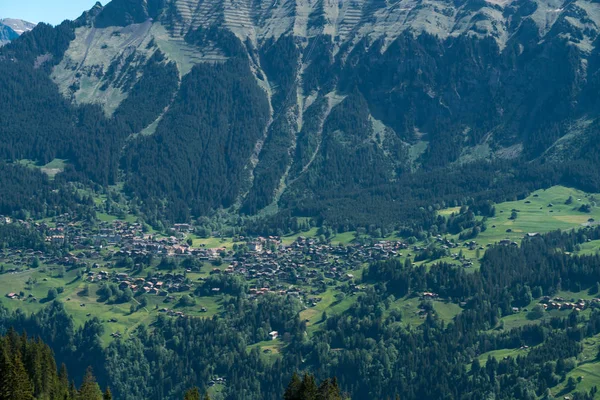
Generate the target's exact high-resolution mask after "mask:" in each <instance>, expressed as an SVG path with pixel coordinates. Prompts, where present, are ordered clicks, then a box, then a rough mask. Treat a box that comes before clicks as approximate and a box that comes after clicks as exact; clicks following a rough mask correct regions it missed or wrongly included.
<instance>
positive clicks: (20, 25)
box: [0, 18, 35, 46]
mask: <svg viewBox="0 0 600 400" xmlns="http://www.w3.org/2000/svg"><path fill="white" fill-rule="evenodd" d="M33 28H35V24H32V23H31V22H26V21H23V20H20V19H12V18H4V19H0V46H3V45H5V44H6V43H8V42H10V41H11V40H15V39H16V38H18V37H19V36H20V35H22V34H23V33H25V32H29V31H30V30H32V29H33Z"/></svg>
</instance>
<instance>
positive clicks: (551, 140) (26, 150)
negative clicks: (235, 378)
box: [0, 0, 600, 230]
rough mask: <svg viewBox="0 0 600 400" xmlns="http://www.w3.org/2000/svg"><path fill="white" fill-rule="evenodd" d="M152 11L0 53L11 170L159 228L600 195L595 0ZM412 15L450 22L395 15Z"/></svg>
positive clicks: (48, 34)
mask: <svg viewBox="0 0 600 400" xmlns="http://www.w3.org/2000/svg"><path fill="white" fill-rule="evenodd" d="M142 3H143V2H141V1H137V0H136V1H124V0H115V1H112V2H110V3H109V4H108V5H106V6H105V7H102V6H101V5H96V6H95V7H94V8H93V9H92V10H90V11H89V12H86V13H84V15H82V16H81V17H80V18H79V19H77V20H76V21H73V22H68V21H67V22H64V23H63V24H61V25H59V26H57V27H51V26H48V25H45V24H40V25H39V26H37V27H36V28H35V29H34V30H33V31H31V32H27V33H25V34H24V35H22V37H20V38H19V39H18V40H16V41H14V42H13V43H11V44H9V45H7V46H5V47H3V48H2V50H0V70H1V72H2V73H1V74H0V87H1V88H2V90H1V91H0V96H1V100H2V104H3V106H2V108H1V109H0V138H2V145H0V154H1V155H2V159H3V160H4V161H5V162H8V163H14V162H20V161H22V160H32V161H33V162H35V163H37V164H39V165H44V164H47V163H49V162H51V161H52V160H54V159H61V160H66V164H67V167H66V168H65V169H64V172H63V173H62V174H61V175H63V177H64V180H65V181H66V182H78V183H83V184H85V185H88V186H93V185H101V186H104V187H106V186H107V185H117V187H119V188H122V191H123V193H124V194H126V195H127V196H128V198H129V199H130V200H131V201H132V203H134V204H135V206H136V207H135V209H136V211H137V213H138V216H139V217H141V218H142V219H144V220H145V221H147V222H149V223H151V224H152V225H154V226H158V224H159V223H160V224H161V225H164V224H167V225H169V224H172V223H175V222H189V221H190V220H192V219H196V218H198V217H203V216H207V215H211V213H213V212H214V211H215V210H218V209H226V210H227V211H228V212H230V213H232V214H243V215H260V216H265V215H273V213H277V212H280V213H281V214H280V215H282V216H285V215H291V216H302V217H305V216H308V217H313V218H316V219H317V220H319V221H321V222H323V221H326V222H327V223H328V224H329V225H331V226H334V227H335V228H336V229H338V230H349V229H350V230H351V229H353V228H355V227H358V226H360V227H367V226H368V225H370V224H375V225H377V226H379V227H381V228H384V229H388V230H391V229H395V228H398V227H400V226H401V225H404V226H410V225H411V223H412V222H413V220H414V219H415V216H416V215H417V214H418V212H417V210H418V209H419V208H420V207H423V208H427V207H428V206H430V205H432V204H442V203H443V204H452V203H463V202H464V200H465V198H474V199H479V198H482V199H483V198H486V197H487V199H488V200H491V199H493V200H496V199H499V200H507V199H511V198H514V197H515V196H520V195H522V194H523V193H524V192H526V191H528V190H531V189H537V188H542V187H548V186H551V185H554V184H559V183H560V184H568V185H574V186H578V187H581V188H582V189H586V190H590V191H594V190H598V189H599V187H598V182H599V181H600V179H598V177H597V176H596V173H595V172H594V171H597V170H598V168H597V161H598V160H597V152H595V151H593V149H594V148H595V146H596V143H597V140H595V136H596V131H597V128H596V127H597V118H598V115H597V111H596V108H597V107H596V106H595V105H596V96H595V95H594V93H596V91H597V90H596V89H595V88H596V85H597V79H596V75H597V73H596V72H597V71H596V70H597V68H598V65H597V64H598V63H597V62H596V61H597V60H596V59H597V58H598V57H597V54H596V53H597V50H596V47H595V42H594V37H595V35H596V32H597V24H596V16H597V13H596V11H595V8H594V7H595V6H593V5H592V4H593V3H588V2H586V1H583V0H582V1H581V4H579V2H574V3H573V2H572V3H568V4H565V5H564V6H561V7H562V8H561V7H559V6H557V8H556V10H551V9H549V8H548V7H547V6H546V5H545V3H543V2H541V0H540V1H517V2H511V3H507V4H502V5H500V4H492V3H486V2H480V3H477V2H475V3H473V2H466V3H464V4H462V3H461V4H457V5H454V6H452V5H444V6H443V7H442V8H441V9H444V10H446V11H443V12H441V11H439V10H437V11H434V10H428V9H427V7H425V6H423V5H419V4H416V5H407V6H406V7H404V6H403V7H400V6H399V5H398V4H392V3H389V2H376V1H362V0H361V1H356V2H350V3H346V2H343V3H340V4H339V5H338V6H335V7H337V8H338V11H335V10H336V8H332V6H331V5H329V4H328V5H324V4H320V3H319V2H308V3H307V5H304V6H300V5H299V4H295V3H294V2H289V4H288V3H286V4H278V3H277V2H275V3H271V2H269V1H261V2H254V3H247V2H245V1H239V3H240V4H238V5H235V4H234V3H235V2H233V3H232V2H231V1H227V2H226V4H223V5H222V6H219V5H218V4H216V3H214V4H213V2H212V0H206V1H204V2H195V1H192V2H183V1H180V0H170V1H167V2H150V3H148V4H146V3H143V4H142ZM188 3H189V4H188ZM313 3H314V4H313ZM236 4H237V3H236ZM411 7H412V8H413V9H414V13H415V15H416V16H424V15H427V13H429V12H430V13H431V15H432V16H435V18H439V21H440V22H439V24H438V26H437V27H435V24H431V21H430V20H426V21H427V22H423V23H422V24H421V23H419V22H418V21H422V20H420V19H419V18H420V17H415V18H414V19H405V20H404V22H401V21H402V20H403V19H402V17H401V16H402V15H403V14H404V13H405V12H406V10H409V9H411ZM440 7H441V6H440ZM236 8H237V9H239V11H235V9H236ZM236 12H237V14H236ZM306 13H308V14H306ZM336 13H337V14H336ZM543 18H545V20H546V21H547V22H546V23H544V24H543V25H542V22H541V21H542V19H543ZM293 21H296V22H293ZM442 21H445V22H442ZM450 21H454V23H455V24H457V25H454V28H450V26H452V24H451V23H450ZM574 21H581V23H580V24H579V25H577V24H576V23H575V22H574ZM376 26H377V27H378V29H375V27H376ZM491 27H494V28H493V29H492V28H491ZM547 60H552V62H547ZM482 169H483V171H485V172H481V173H480V171H482ZM584 170H585V171H587V172H586V173H585V177H582V176H581V171H584ZM489 176H495V177H497V178H498V179H494V180H493V182H491V183H490V182H486V185H483V184H482V180H486V179H487V178H488V177H489ZM455 181H462V182H460V183H457V184H455ZM423 182H427V184H426V185H425V184H423ZM490 184H491V185H493V186H492V190H491V192H489V191H488V189H489V186H490ZM67 186H68V185H67ZM482 188H484V189H482ZM425 214H427V212H426V213H425ZM416 218H417V219H418V221H417V223H418V224H422V223H427V222H426V221H427V220H428V219H431V218H432V215H431V214H428V215H420V216H418V217H416Z"/></svg>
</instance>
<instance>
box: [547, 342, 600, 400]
mask: <svg viewBox="0 0 600 400" xmlns="http://www.w3.org/2000/svg"><path fill="white" fill-rule="evenodd" d="M599 346H600V335H596V336H593V337H591V338H588V339H585V340H584V341H583V352H582V353H581V354H580V355H579V357H578V358H577V367H575V369H573V370H571V371H569V373H568V374H567V379H565V381H564V382H562V383H561V384H559V385H558V386H556V387H555V388H553V390H552V393H553V394H554V396H564V395H565V394H567V393H568V391H567V389H566V386H567V381H568V379H569V377H572V378H573V379H574V380H575V382H577V386H576V387H575V391H578V392H582V391H585V392H589V391H590V389H592V387H594V386H598V387H600V360H598V358H597V355H598V348H599ZM579 380H581V381H580V382H579ZM557 398H559V397H557Z"/></svg>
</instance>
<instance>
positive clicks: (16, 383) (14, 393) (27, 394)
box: [9, 353, 34, 400]
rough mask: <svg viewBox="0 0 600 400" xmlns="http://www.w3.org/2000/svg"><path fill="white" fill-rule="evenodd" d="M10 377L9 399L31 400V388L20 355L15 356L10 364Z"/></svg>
mask: <svg viewBox="0 0 600 400" xmlns="http://www.w3.org/2000/svg"><path fill="white" fill-rule="evenodd" d="M9 375H10V388H9V393H10V397H9V398H10V399H15V400H33V398H34V397H33V388H32V385H31V381H30V380H29V376H28V375H27V370H26V369H25V366H24V365H23V361H22V360H21V355H20V354H19V353H17V354H16V356H15V358H14V359H13V363H12V371H11V373H10V374H9Z"/></svg>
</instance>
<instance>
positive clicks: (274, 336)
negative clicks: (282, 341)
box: [269, 331, 279, 340]
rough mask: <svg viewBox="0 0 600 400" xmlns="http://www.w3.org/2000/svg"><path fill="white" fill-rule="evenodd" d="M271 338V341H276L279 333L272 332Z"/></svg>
mask: <svg viewBox="0 0 600 400" xmlns="http://www.w3.org/2000/svg"><path fill="white" fill-rule="evenodd" d="M269 337H270V338H271V340H275V339H277V338H278V337H279V332H277V331H273V332H270V333H269Z"/></svg>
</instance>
